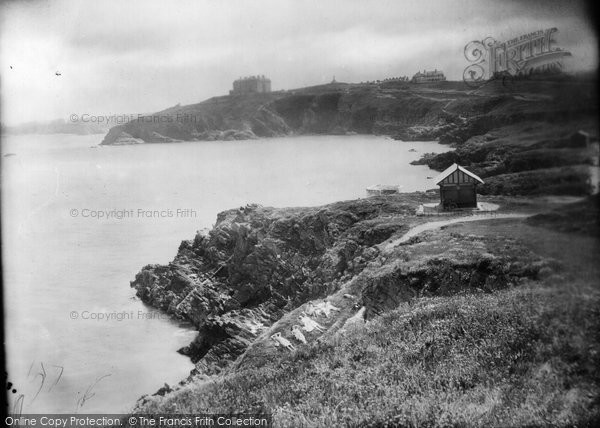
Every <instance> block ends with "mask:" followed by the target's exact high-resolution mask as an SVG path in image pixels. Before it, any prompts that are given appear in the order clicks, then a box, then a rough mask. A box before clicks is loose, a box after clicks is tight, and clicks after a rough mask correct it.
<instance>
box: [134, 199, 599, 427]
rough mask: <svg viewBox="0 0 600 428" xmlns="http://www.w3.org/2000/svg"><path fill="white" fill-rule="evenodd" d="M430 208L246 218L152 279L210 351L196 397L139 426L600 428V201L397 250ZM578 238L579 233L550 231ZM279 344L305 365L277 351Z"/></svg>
mask: <svg viewBox="0 0 600 428" xmlns="http://www.w3.org/2000/svg"><path fill="white" fill-rule="evenodd" d="M435 198H437V195H435V194H431V195H428V194H422V193H416V194H403V195H398V196H393V197H387V198H383V197H377V198H369V199H366V200H358V201H348V202H341V203H337V204H332V205H328V206H325V207H316V208H288V209H273V208H263V207H258V206H249V207H241V208H240V209H238V210H231V211H227V212H224V213H222V214H220V215H219V218H218V221H217V224H216V225H215V228H214V229H213V230H212V231H211V232H210V233H208V234H199V235H198V236H197V237H196V239H195V240H194V241H184V242H183V243H182V245H181V247H180V250H179V252H178V255H177V257H176V258H175V260H174V261H173V262H172V263H171V264H169V265H168V266H155V265H151V266H147V267H145V268H144V269H143V270H142V272H140V274H138V276H137V277H136V280H135V281H134V282H133V283H132V286H134V287H136V289H137V292H138V295H139V296H140V297H141V298H142V299H143V300H145V301H147V302H149V303H151V304H153V305H155V306H158V307H161V308H163V309H166V310H167V311H169V312H170V313H173V314H175V315H176V316H179V317H183V318H187V319H190V320H191V321H192V322H194V323H195V325H196V326H197V327H198V329H199V335H198V339H197V340H196V341H195V342H194V343H192V344H191V345H190V347H189V348H188V349H186V352H187V353H189V354H190V355H191V357H192V358H193V360H194V361H195V362H196V369H195V370H194V372H193V373H192V374H191V375H190V377H189V378H188V380H187V381H186V382H182V384H181V385H179V386H176V387H175V388H174V389H173V390H172V391H170V392H169V393H167V394H166V395H164V396H156V395H155V396H151V397H148V396H146V397H144V398H143V399H142V400H141V401H140V402H139V403H138V406H137V408H136V411H139V412H143V413H158V412H172V411H176V412H181V413H192V412H206V411H208V412H240V411H247V412H253V413H256V412H269V413H273V415H274V417H275V422H276V425H277V426H290V427H292V426H340V425H348V426H368V425H369V424H371V426H385V424H386V423H388V424H389V423H397V424H400V425H403V426H404V425H408V426H423V425H425V426H446V425H456V424H459V425H461V424H463V425H469V426H471V425H472V426H523V425H546V424H559V425H560V424H585V423H586V422H591V421H593V420H598V417H599V415H600V413H599V412H600V401H599V399H600V392H599V391H600V390H599V384H598V382H599V380H600V379H599V378H598V375H597V373H596V371H595V367H597V365H598V363H599V362H600V361H599V358H600V343H599V340H598V339H599V338H598V335H597V331H598V328H599V327H600V313H598V311H597V309H596V308H597V307H598V303H600V301H599V297H600V295H599V293H598V289H597V280H598V270H597V267H595V264H594V262H593V259H594V255H595V254H597V250H598V241H597V240H596V239H595V234H597V231H598V222H597V213H598V211H597V201H596V200H595V199H589V200H587V201H581V202H578V204H579V205H581V204H584V205H585V207H586V208H587V209H589V212H594V213H595V214H594V215H595V217H594V215H592V214H590V215H588V216H582V217H581V218H580V219H579V218H576V219H572V218H570V217H569V214H568V213H569V212H571V211H572V210H573V209H575V210H577V209H580V208H581V207H580V206H578V205H567V206H565V205H564V204H562V202H564V200H562V201H561V200H560V199H556V200H552V199H549V198H546V199H527V200H524V199H511V198H503V199H502V201H501V202H502V204H503V206H504V207H505V209H507V210H514V209H518V210H519V211H522V212H527V213H531V214H535V213H538V212H544V213H545V214H543V215H542V214H536V215H533V217H530V218H529V219H528V220H526V221H524V220H522V219H504V220H502V219H496V220H494V219H493V217H492V218H489V219H487V220H482V221H475V222H470V223H462V224H460V223H458V224H453V225H450V226H447V227H445V228H442V229H438V230H430V231H427V232H425V233H422V234H421V235H418V236H417V237H415V238H413V239H411V240H410V241H408V242H406V243H404V244H401V245H396V246H394V245H390V243H391V242H393V241H394V240H395V238H397V237H398V236H401V235H403V234H404V233H405V232H406V231H407V230H408V229H409V228H410V227H412V226H414V225H417V224H420V223H422V222H426V221H427V220H426V219H424V218H420V217H416V216H414V215H413V212H414V208H415V205H416V204H418V203H422V202H426V201H431V200H434V199H435ZM559 202H560V203H559ZM553 204H554V205H553ZM552 206H557V207H558V208H557V209H555V210H550V211H549V210H548V209H549V208H550V207H552ZM594 219H595V221H594ZM566 223H570V224H573V223H581V227H577V228H575V229H573V226H571V229H570V230H571V231H573V230H578V231H580V232H585V233H581V234H575V235H573V234H572V233H571V234H566V233H563V232H559V231H555V230H560V229H561V228H560V227H559V225H560V224H566ZM548 227H549V228H548ZM589 233H592V235H591V236H590V235H589ZM324 298H326V299H327V301H328V302H330V303H331V304H333V305H334V306H335V307H337V308H339V311H336V312H335V313H332V314H330V316H329V317H323V316H320V317H317V318H315V319H317V320H318V322H319V323H320V324H321V325H322V326H323V327H324V332H323V333H320V332H317V331H312V332H306V333H305V336H306V339H307V341H308V343H307V344H306V345H304V344H302V343H299V342H297V341H294V339H293V338H292V336H291V327H292V325H294V324H296V323H298V316H299V315H300V314H301V312H303V311H308V310H309V302H312V303H315V304H316V303H318V302H322V301H323V299H324ZM276 332H279V333H281V334H282V335H283V336H284V337H287V338H288V339H289V340H291V341H293V343H294V345H295V347H296V349H295V350H294V351H288V350H286V349H283V348H282V347H276V346H275V345H274V343H273V342H272V341H271V340H270V339H269V338H270V336H271V335H272V334H273V333H276Z"/></svg>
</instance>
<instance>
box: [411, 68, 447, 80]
mask: <svg viewBox="0 0 600 428" xmlns="http://www.w3.org/2000/svg"><path fill="white" fill-rule="evenodd" d="M445 80H446V76H444V73H443V72H442V70H437V69H436V70H433V71H427V70H423V72H422V73H421V71H417V72H416V73H415V75H414V76H413V77H412V79H411V82H413V83H427V82H443V81H445Z"/></svg>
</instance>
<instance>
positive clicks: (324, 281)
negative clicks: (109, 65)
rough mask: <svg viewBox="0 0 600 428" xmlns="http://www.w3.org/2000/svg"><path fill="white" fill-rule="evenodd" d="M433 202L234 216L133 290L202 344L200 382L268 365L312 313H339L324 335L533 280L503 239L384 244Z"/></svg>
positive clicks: (535, 261)
mask: <svg viewBox="0 0 600 428" xmlns="http://www.w3.org/2000/svg"><path fill="white" fill-rule="evenodd" d="M436 199H437V195H435V194H424V193H416V194H403V195H398V196H394V197H387V198H383V197H376V198H369V199H365V200H357V201H348V202H340V203H335V204H332V205H328V206H324V207H316V208H285V209H275V208H265V207H260V206H255V205H252V206H246V207H240V208H239V209H235V210H230V211H226V212H223V213H221V214H219V216H218V218H217V223H216V225H215V227H214V228H213V229H212V230H211V231H210V232H208V233H198V234H197V235H196V237H195V238H194V239H193V240H191V241H184V242H182V243H181V245H180V247H179V251H178V252H177V256H176V257H175V259H174V260H173V261H172V262H171V263H169V264H168V265H164V266H163V265H149V266H146V267H144V268H143V269H142V270H141V272H139V273H138V274H137V275H136V278H135V280H134V281H132V283H131V286H132V287H134V288H135V289H136V291H137V295H138V296H139V297H140V298H141V299H142V300H143V301H144V302H147V303H149V304H151V305H153V306H155V307H157V308H160V309H163V310H164V311H166V312H168V313H170V314H173V315H174V316H176V317H178V318H181V319H186V320H189V321H191V322H192V323H193V324H194V325H195V327H196V328H197V329H198V336H197V338H196V339H195V340H194V341H193V342H192V343H191V344H190V345H189V346H187V347H185V348H183V349H182V350H181V352H182V353H184V354H186V355H189V356H190V357H191V359H192V361H193V362H194V363H196V370H195V374H200V373H201V374H205V375H211V374H215V373H219V372H221V371H222V370H224V369H226V368H228V367H230V366H231V364H232V363H233V362H234V361H237V362H236V364H238V365H239V364H242V365H243V364H254V363H255V362H256V361H257V360H260V359H262V358H265V349H270V348H271V347H272V346H273V345H272V344H270V342H269V337H270V335H271V334H273V333H274V332H275V331H280V332H284V336H288V337H289V330H290V328H291V327H292V325H293V324H294V323H298V316H299V315H300V314H301V312H302V311H306V312H310V311H309V307H308V306H307V304H308V303H309V302H312V303H314V304H319V303H323V302H324V301H325V300H324V299H327V301H328V302H330V303H331V304H332V305H333V306H335V307H336V308H337V310H336V312H335V313H333V314H332V315H331V316H330V317H327V319H321V320H320V321H319V322H320V323H321V324H322V325H323V327H324V328H325V330H326V332H325V333H324V336H328V335H332V334H335V333H336V332H337V331H339V330H340V329H343V328H345V325H346V324H347V323H348V320H349V319H352V317H354V316H356V314H357V313H358V311H359V309H360V308H362V310H361V311H362V312H361V314H360V315H359V316H360V317H361V318H362V317H363V316H364V317H367V318H371V317H373V316H376V315H379V314H381V313H383V312H385V311H388V310H391V309H394V308H397V307H398V306H399V305H401V304H402V303H403V302H408V301H410V300H411V299H413V298H415V297H419V296H428V295H450V294H456V293H459V292H465V291H468V292H486V291H491V290H496V289H499V288H504V287H508V286H510V285H511V284H512V285H514V284H518V283H519V281H520V280H521V279H522V278H533V279H535V278H536V277H537V275H538V273H539V272H540V270H541V269H542V268H544V267H545V266H546V262H544V261H543V260H541V259H539V258H538V257H536V256H535V255H534V254H532V253H531V252H528V251H526V250H525V249H524V248H522V247H521V246H520V245H519V244H518V243H517V242H514V241H511V242H508V241H507V240H505V241H503V246H502V247H501V248H502V250H498V248H500V247H499V246H498V244H497V242H495V241H494V240H483V239H481V238H479V237H468V238H466V239H460V237H454V238H452V239H450V240H448V239H445V240H444V241H443V242H439V241H433V242H422V241H421V239H418V238H416V239H413V240H411V241H410V242H408V243H406V244H403V245H399V246H397V247H395V248H388V246H387V245H384V243H386V242H389V241H390V240H392V239H394V238H395V237H398V236H400V235H402V234H404V233H405V232H406V231H407V230H408V229H409V228H410V227H411V226H413V225H416V224H419V223H421V222H423V221H425V220H424V219H423V218H419V217H416V216H415V215H414V211H415V207H416V206H417V205H418V204H419V203H422V202H427V201H432V200H436ZM313 335H314V334H313ZM308 336H309V339H310V340H313V339H316V337H311V336H310V335H308ZM265 346H266V348H265Z"/></svg>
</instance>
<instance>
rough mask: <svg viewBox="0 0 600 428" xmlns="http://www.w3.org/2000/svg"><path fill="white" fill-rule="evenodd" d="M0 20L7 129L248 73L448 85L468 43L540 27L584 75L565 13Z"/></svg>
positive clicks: (345, 6)
mask: <svg viewBox="0 0 600 428" xmlns="http://www.w3.org/2000/svg"><path fill="white" fill-rule="evenodd" d="M0 14H1V15H0V77H1V81H0V85H1V86H0V90H1V93H0V95H1V100H2V111H1V120H2V121H3V122H4V123H5V124H8V125H13V124H16V123H21V122H27V121H33V120H49V119H55V118H65V119H67V118H68V116H69V115H70V114H72V113H76V114H79V115H82V114H84V113H88V114H94V115H103V114H130V113H131V114H136V113H139V112H152V111H158V110H162V109H164V108H166V107H169V106H172V105H174V104H177V103H181V104H192V103H197V102H200V101H202V100H204V99H206V98H210V97H211V96H214V95H224V94H227V93H228V91H229V89H230V87H231V83H232V81H233V80H234V79H236V78H238V77H240V76H245V75H253V74H264V75H266V76H268V77H270V78H271V80H272V86H273V89H274V90H277V89H291V88H296V87H302V86H308V85H315V84H320V83H326V82H329V81H331V79H332V77H333V76H334V75H335V78H336V80H338V81H344V82H360V81H363V80H376V79H383V78H386V77H392V76H400V75H408V76H412V75H413V74H414V73H415V72H416V71H417V70H418V69H434V68H437V69H442V70H443V71H444V72H445V74H446V76H447V77H448V78H449V79H452V80H459V79H461V78H462V77H461V76H462V71H463V69H464V67H465V66H466V65H467V64H468V63H467V62H466V60H465V58H464V56H463V49H464V46H465V44H466V43H468V42H469V41H471V40H475V39H482V38H485V37H487V36H493V37H494V38H496V39H497V40H507V39H510V38H512V37H516V36H519V35H520V34H522V33H527V32H532V31H536V30H540V29H545V28H550V27H557V28H558V29H559V33H558V35H557V36H556V39H557V41H558V44H559V46H560V47H562V48H564V49H567V50H569V51H571V52H572V54H573V57H572V58H571V59H570V60H569V64H568V66H569V67H570V68H571V69H584V70H589V69H594V68H595V67H596V65H597V56H596V52H597V45H596V43H597V40H596V35H595V33H594V30H593V28H592V26H591V24H590V23H589V21H588V19H586V14H585V10H584V8H583V6H582V5H580V4H579V3H578V2H576V1H554V0H539V1H537V0H529V1H498V0H496V1H487V0H437V1H431V0H417V1H412V0H395V1H383V0H382V1H366V0H360V1H355V0H334V1H332V0H326V1H325V0H302V1H300V0H274V1H256V0H225V1H223V0H218V1H217V0H208V1H207V0H204V1H198V0H193V1H147V0H144V1H131V0H129V1H123V0H115V1H81V0H73V1H52V2H50V1H29V2H8V3H2V4H0ZM11 67H12V68H11ZM57 71H58V72H59V73H60V74H61V75H60V76H57V75H56V72H57Z"/></svg>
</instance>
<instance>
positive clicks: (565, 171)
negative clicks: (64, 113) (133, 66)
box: [102, 76, 598, 195]
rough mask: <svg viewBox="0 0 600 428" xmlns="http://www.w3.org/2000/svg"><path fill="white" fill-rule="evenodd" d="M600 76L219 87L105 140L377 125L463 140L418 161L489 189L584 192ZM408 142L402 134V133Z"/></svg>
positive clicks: (415, 137)
mask: <svg viewBox="0 0 600 428" xmlns="http://www.w3.org/2000/svg"><path fill="white" fill-rule="evenodd" d="M597 115H598V105H597V98H596V82H595V79H594V78H592V77H589V76H578V77H568V76H558V77H556V76H555V77H552V76H546V77H544V78H543V79H541V78H540V79H537V80H518V81H517V80H515V81H511V80H508V81H499V80H492V81H489V82H487V83H485V84H484V85H483V86H481V87H479V88H472V87H469V86H467V85H466V84H464V83H463V82H438V83H431V84H411V83H407V82H380V83H365V84H346V83H334V84H329V85H321V86H313V87H308V88H300V89H295V90H290V91H278V92H272V93H268V94H248V95H228V96H220V97H214V98H211V99H209V100H206V101H203V102H201V103H198V104H193V105H187V106H180V105H177V106H174V107H171V108H168V109H166V110H163V111H160V112H157V113H154V114H153V115H146V116H143V117H140V118H134V120H132V121H130V122H129V123H126V124H122V125H119V126H115V127H113V128H111V130H110V131H109V132H108V134H107V135H106V136H105V138H104V140H103V142H102V144H103V145H119V144H139V143H173V142H177V141H204V140H247V139H253V138H268V137H281V136H288V135H306V134H310V135H313V134H347V133H359V134H376V135H388V136H391V137H393V138H395V139H397V140H402V141H420V140H421V141H422V140H427V141H431V140H439V141H440V142H441V143H443V144H449V145H451V146H453V147H454V148H455V150H453V151H451V152H447V153H442V154H438V155H434V154H429V155H425V156H424V157H423V158H422V159H421V160H420V161H417V163H421V164H427V165H429V166H430V167H431V168H433V169H436V170H438V171H442V170H444V169H445V168H446V167H448V166H449V165H451V164H452V163H455V162H456V163H459V164H461V165H463V166H466V167H468V168H469V169H471V170H473V171H474V172H475V173H477V174H478V175H480V176H481V177H482V178H484V180H485V181H486V184H485V185H484V186H483V187H482V188H481V192H483V193H486V194H509V195H535V194H569V195H583V194H586V193H587V191H588V190H589V183H588V177H589V175H590V174H589V166H590V165H591V164H592V163H593V161H592V158H593V156H594V154H593V153H592V152H591V151H590V150H589V149H588V148H587V147H586V146H585V144H583V145H581V144H577V143H575V144H574V143H573V141H572V140H571V136H572V135H573V133H575V132H576V131H579V130H583V131H585V132H587V133H589V134H590V135H591V137H592V139H597V138H598V122H597ZM399 144H402V143H401V142H399Z"/></svg>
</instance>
